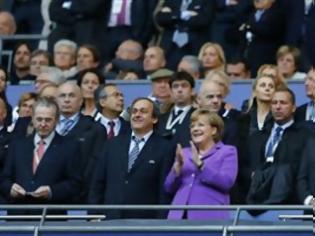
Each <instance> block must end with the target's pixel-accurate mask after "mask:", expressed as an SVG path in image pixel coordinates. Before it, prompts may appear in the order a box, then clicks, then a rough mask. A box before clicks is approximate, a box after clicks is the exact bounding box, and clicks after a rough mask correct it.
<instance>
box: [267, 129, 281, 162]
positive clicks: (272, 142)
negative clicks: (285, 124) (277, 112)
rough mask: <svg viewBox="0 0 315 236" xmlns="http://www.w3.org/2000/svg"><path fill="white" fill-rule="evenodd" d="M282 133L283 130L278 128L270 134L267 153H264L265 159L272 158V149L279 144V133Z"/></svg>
mask: <svg viewBox="0 0 315 236" xmlns="http://www.w3.org/2000/svg"><path fill="white" fill-rule="evenodd" d="M282 131H283V128H282V127H280V126H278V127H277V128H276V130H275V132H274V133H273V134H272V136H271V139H270V140H269V143H268V147H267V152H266V158H268V157H272V156H273V154H274V147H275V146H276V145H277V144H278V143H279V141H280V139H281V132H282Z"/></svg>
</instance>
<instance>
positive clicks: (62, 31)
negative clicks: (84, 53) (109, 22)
mask: <svg viewBox="0 0 315 236" xmlns="http://www.w3.org/2000/svg"><path fill="white" fill-rule="evenodd" d="M108 8H109V9H110V5H109V1H103V0H93V1H90V0H75V1H74V0H52V1H51V3H50V6H49V15H50V19H51V21H52V22H53V23H54V24H55V28H54V29H53V30H52V32H51V34H50V35H49V38H48V49H49V51H50V52H53V46H54V44H55V43H56V42H57V41H59V40H60V39H69V40H73V41H75V42H76V43H77V44H78V45H81V44H92V45H94V46H96V47H97V48H98V49H99V50H100V49H101V47H102V46H103V44H102V40H103V32H104V30H105V27H106V23H105V18H106V16H105V12H106V11H108Z"/></svg>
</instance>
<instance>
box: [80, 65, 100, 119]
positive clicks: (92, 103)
mask: <svg viewBox="0 0 315 236" xmlns="http://www.w3.org/2000/svg"><path fill="white" fill-rule="evenodd" d="M104 83H105V79H104V77H103V75H102V74H101V73H100V72H99V71H98V70H97V69H86V70H83V71H81V72H80V74H79V76H78V81H77V84H78V85H79V87H80V88H81V93H82V97H83V106H82V109H81V113H82V114H83V115H85V116H92V117H93V118H95V117H96V115H97V112H98V111H97V108H96V100H95V97H94V92H95V90H96V89H97V88H98V87H99V86H100V85H101V84H104Z"/></svg>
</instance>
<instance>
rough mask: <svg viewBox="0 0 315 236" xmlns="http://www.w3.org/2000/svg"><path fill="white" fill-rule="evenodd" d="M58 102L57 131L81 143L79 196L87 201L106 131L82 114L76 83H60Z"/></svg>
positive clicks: (80, 95)
mask: <svg viewBox="0 0 315 236" xmlns="http://www.w3.org/2000/svg"><path fill="white" fill-rule="evenodd" d="M57 102H58V105H59V109H60V119H59V122H58V124H57V126H56V131H57V132H58V133H59V134H60V135H62V136H65V137H66V138H68V139H72V140H77V141H78V142H79V143H80V156H81V163H80V166H81V169H79V170H78V171H80V173H81V174H82V175H83V177H84V178H83V180H84V182H83V187H82V192H81V195H80V196H79V199H77V200H78V201H79V202H80V203H84V202H86V197H87V192H88V190H87V188H88V186H89V182H90V179H91V175H92V173H93V168H94V160H95V158H96V156H97V154H98V153H99V151H100V150H101V147H102V146H103V144H104V142H105V140H106V130H105V128H104V127H103V126H102V125H100V124H99V123H96V122H94V120H93V118H92V117H88V116H84V115H82V114H81V113H80V108H81V105H82V94H81V90H80V88H79V87H78V85H76V84H74V83H73V82H66V83H64V84H61V85H60V86H59V88H58V91H57Z"/></svg>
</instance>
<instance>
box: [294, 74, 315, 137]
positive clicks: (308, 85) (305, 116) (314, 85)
mask: <svg viewBox="0 0 315 236" xmlns="http://www.w3.org/2000/svg"><path fill="white" fill-rule="evenodd" d="M305 95H306V96H307V97H308V98H309V102H307V103H305V104H303V105H301V106H299V107H298V108H297V110H296V113H295V120H296V121H297V122H303V121H308V122H307V124H309V125H310V127H312V130H314V132H315V104H314V101H315V69H310V70H309V72H308V73H307V76H306V78H305Z"/></svg>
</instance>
